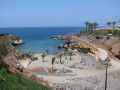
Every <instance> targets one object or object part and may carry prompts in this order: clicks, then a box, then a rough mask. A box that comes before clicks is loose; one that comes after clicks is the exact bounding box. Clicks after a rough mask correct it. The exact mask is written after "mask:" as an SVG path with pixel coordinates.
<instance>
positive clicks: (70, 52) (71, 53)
mask: <svg viewBox="0 0 120 90" xmlns="http://www.w3.org/2000/svg"><path fill="white" fill-rule="evenodd" d="M68 54H69V56H70V61H71V60H72V55H73V52H72V51H71V50H70V51H69V52H68Z"/></svg>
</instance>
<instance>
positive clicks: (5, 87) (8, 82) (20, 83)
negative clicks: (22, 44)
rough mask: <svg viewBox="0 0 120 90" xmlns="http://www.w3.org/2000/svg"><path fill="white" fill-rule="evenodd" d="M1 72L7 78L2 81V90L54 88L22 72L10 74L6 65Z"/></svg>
mask: <svg viewBox="0 0 120 90" xmlns="http://www.w3.org/2000/svg"><path fill="white" fill-rule="evenodd" d="M0 74H1V75H2V77H3V78H4V79H5V80H4V81H2V82H0V90H52V89H51V88H50V87H48V86H45V85H43V84H42V83H41V84H40V83H38V82H37V81H34V80H31V79H26V78H25V77H23V76H22V75H20V74H10V73H8V71H7V70H6V69H5V68H4V67H2V68H1V70H0Z"/></svg>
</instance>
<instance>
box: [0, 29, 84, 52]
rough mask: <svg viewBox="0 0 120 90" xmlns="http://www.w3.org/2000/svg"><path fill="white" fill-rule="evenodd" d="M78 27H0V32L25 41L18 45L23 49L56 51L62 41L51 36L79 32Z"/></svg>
mask: <svg viewBox="0 0 120 90" xmlns="http://www.w3.org/2000/svg"><path fill="white" fill-rule="evenodd" d="M82 29H83V28H80V27H36V28H0V33H10V34H13V35H16V36H18V37H20V38H21V39H23V40H24V41H25V44H24V45H21V46H19V48H20V49H22V50H23V51H35V52H43V51H44V50H46V49H49V50H50V51H56V50H57V46H58V45H60V44H62V43H63V41H61V40H55V39H52V38H51V36H55V35H63V34H69V33H79V32H80V30H82Z"/></svg>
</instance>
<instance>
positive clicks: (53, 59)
mask: <svg viewBox="0 0 120 90" xmlns="http://www.w3.org/2000/svg"><path fill="white" fill-rule="evenodd" d="M54 62H55V57H52V71H53V65H54Z"/></svg>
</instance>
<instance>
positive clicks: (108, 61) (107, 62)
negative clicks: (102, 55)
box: [105, 57, 110, 90]
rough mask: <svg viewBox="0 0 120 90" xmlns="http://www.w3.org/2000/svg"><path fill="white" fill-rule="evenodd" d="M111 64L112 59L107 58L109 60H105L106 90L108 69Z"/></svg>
mask: <svg viewBox="0 0 120 90" xmlns="http://www.w3.org/2000/svg"><path fill="white" fill-rule="evenodd" d="M109 63H110V59H109V58H108V57H107V58H106V59H105V65H106V76H105V90H107V71H108V70H107V69H108V65H109Z"/></svg>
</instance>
